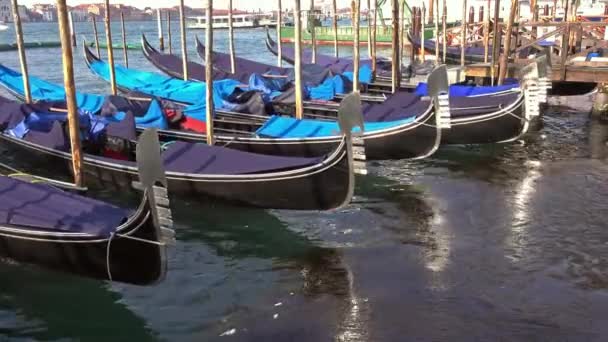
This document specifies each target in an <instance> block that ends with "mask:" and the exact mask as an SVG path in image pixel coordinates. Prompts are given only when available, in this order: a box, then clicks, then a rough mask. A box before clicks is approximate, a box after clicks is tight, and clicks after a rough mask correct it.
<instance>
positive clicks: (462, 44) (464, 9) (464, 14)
mask: <svg viewBox="0 0 608 342" xmlns="http://www.w3.org/2000/svg"><path fill="white" fill-rule="evenodd" d="M461 31H462V32H461V34H460V66H461V67H464V49H465V45H466V43H467V0H463V1H462V28H461Z"/></svg>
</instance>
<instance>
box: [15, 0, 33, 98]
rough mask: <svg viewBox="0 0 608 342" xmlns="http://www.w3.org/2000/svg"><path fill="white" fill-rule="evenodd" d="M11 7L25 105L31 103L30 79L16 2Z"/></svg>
mask: <svg viewBox="0 0 608 342" xmlns="http://www.w3.org/2000/svg"><path fill="white" fill-rule="evenodd" d="M11 6H12V8H13V21H14V22H15V36H16V39H17V49H18V50H19V64H20V65H21V76H22V77H21V79H22V80H23V92H24V93H25V103H32V93H31V90H30V78H29V73H28V71H27V58H26V56H25V47H24V46H23V29H22V27H21V16H20V15H19V7H18V4H17V0H12V1H11Z"/></svg>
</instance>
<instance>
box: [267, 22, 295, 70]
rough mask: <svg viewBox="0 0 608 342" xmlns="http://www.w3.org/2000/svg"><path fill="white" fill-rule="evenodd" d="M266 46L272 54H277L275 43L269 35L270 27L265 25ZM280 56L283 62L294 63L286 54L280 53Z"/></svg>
mask: <svg viewBox="0 0 608 342" xmlns="http://www.w3.org/2000/svg"><path fill="white" fill-rule="evenodd" d="M266 48H268V51H270V52H271V53H272V54H273V55H275V56H278V55H279V52H278V47H277V43H276V42H275V41H274V40H273V39H272V37H271V36H270V29H269V28H268V26H266ZM281 58H282V59H283V61H284V62H287V63H289V64H291V65H293V64H294V63H295V61H294V60H292V59H291V58H289V57H287V55H286V54H283V55H281Z"/></svg>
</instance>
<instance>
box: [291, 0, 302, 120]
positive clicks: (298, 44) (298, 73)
mask: <svg viewBox="0 0 608 342" xmlns="http://www.w3.org/2000/svg"><path fill="white" fill-rule="evenodd" d="M294 3H295V7H294V9H293V20H294V28H295V33H294V40H295V41H294V44H295V54H296V55H295V56H294V72H295V83H296V84H295V89H296V90H295V91H296V119H302V117H303V116H304V99H303V98H302V96H303V93H302V92H303V88H302V17H301V16H300V15H301V10H300V0H295V1H294Z"/></svg>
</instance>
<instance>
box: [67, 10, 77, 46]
mask: <svg viewBox="0 0 608 342" xmlns="http://www.w3.org/2000/svg"><path fill="white" fill-rule="evenodd" d="M68 18H69V19H70V38H71V39H72V46H76V33H75V32H74V17H73V16H72V12H68Z"/></svg>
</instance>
